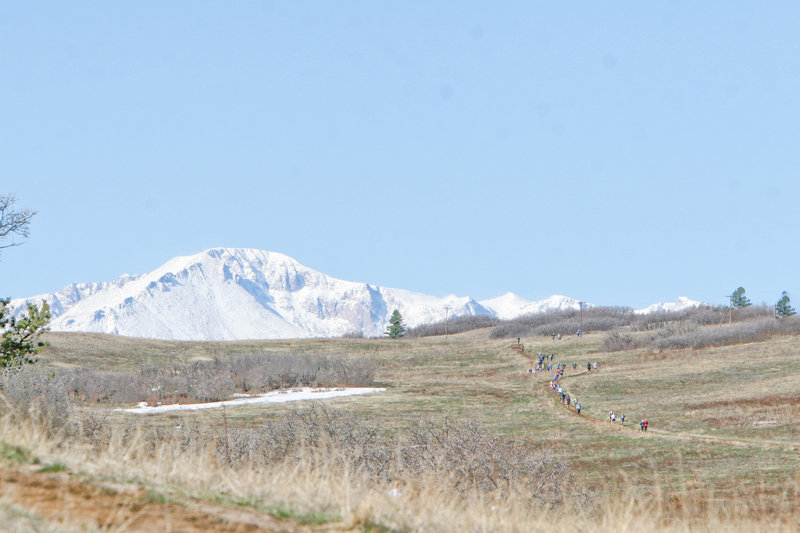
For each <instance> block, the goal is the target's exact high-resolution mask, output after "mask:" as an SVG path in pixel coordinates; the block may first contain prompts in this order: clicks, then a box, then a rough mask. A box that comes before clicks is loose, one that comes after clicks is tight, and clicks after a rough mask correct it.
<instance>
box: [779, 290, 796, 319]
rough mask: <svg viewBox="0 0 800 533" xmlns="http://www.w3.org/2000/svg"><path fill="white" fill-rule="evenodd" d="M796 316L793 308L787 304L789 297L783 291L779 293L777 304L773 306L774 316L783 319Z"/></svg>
mask: <svg viewBox="0 0 800 533" xmlns="http://www.w3.org/2000/svg"><path fill="white" fill-rule="evenodd" d="M796 314H797V311H795V310H794V307H792V306H791V304H790V303H789V295H788V294H787V293H786V291H783V292H782V293H781V299H780V300H778V303H777V304H775V316H776V317H778V318H784V317H787V316H792V315H796Z"/></svg>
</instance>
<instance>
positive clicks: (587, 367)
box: [586, 363, 592, 372]
mask: <svg viewBox="0 0 800 533" xmlns="http://www.w3.org/2000/svg"><path fill="white" fill-rule="evenodd" d="M586 371H587V372H591V371H592V363H586Z"/></svg>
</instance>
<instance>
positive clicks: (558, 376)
mask: <svg viewBox="0 0 800 533" xmlns="http://www.w3.org/2000/svg"><path fill="white" fill-rule="evenodd" d="M554 357H555V354H552V353H545V354H543V353H541V352H540V353H539V357H538V360H537V362H536V367H535V368H529V369H528V372H527V373H528V374H529V375H531V374H535V373H536V372H538V371H545V370H546V371H552V370H555V371H556V373H555V375H554V376H553V379H551V380H550V391H551V392H552V393H554V394H558V397H559V400H560V401H561V405H565V406H566V407H567V409H570V407H573V408H574V409H575V412H576V413H577V414H578V416H580V414H581V404H580V402H579V401H578V399H577V398H571V397H570V395H569V393H568V392H567V391H566V390H564V387H562V386H561V381H563V380H562V378H563V376H564V370H565V369H566V368H567V363H555V365H554V364H553V363H552V361H553V358H554ZM577 367H578V364H577V363H572V369H573V370H575V369H577ZM597 368H598V363H597V361H594V362H591V361H590V362H588V363H586V371H587V372H592V371H593V370H594V371H597ZM608 420H609V422H610V423H611V424H615V423H616V422H617V414H616V413H615V412H614V411H613V410H612V411H610V412H609V413H608ZM619 422H620V425H622V426H624V425H625V414H624V413H623V414H622V416H620V417H619ZM647 425H648V422H647V419H646V418H643V419H642V421H641V422H639V429H640V430H641V431H647Z"/></svg>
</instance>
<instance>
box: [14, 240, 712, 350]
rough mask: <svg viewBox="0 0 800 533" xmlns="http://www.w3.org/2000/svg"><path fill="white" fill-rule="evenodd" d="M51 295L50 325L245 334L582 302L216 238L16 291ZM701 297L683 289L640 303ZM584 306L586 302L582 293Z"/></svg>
mask: <svg viewBox="0 0 800 533" xmlns="http://www.w3.org/2000/svg"><path fill="white" fill-rule="evenodd" d="M41 300H46V301H47V302H48V303H49V304H50V309H51V312H52V315H53V320H52V321H51V323H50V328H51V329H52V330H54V331H88V332H100V333H113V334H118V335H126V336H132V337H149V338H156V339H171V340H242V339H283V338H305V337H337V336H341V335H345V334H349V333H361V334H363V335H364V336H367V337H377V336H382V335H383V332H384V331H385V328H386V324H387V323H388V321H389V316H390V315H391V313H392V311H393V310H394V309H398V310H399V311H400V313H402V315H403V317H404V319H405V321H406V325H407V326H408V327H414V326H418V325H421V324H427V323H432V322H440V321H442V320H444V318H445V312H446V311H445V310H446V309H447V312H448V313H449V314H448V318H454V317H459V316H475V315H489V316H495V317H497V318H500V319H504V320H505V319H512V318H515V317H518V316H521V315H526V314H531V313H542V312H547V311H563V310H578V309H579V308H580V302H579V301H578V300H575V299H572V298H569V297H567V296H561V295H554V296H551V297H550V298H547V299H545V300H539V301H529V300H526V299H525V298H522V297H520V296H518V295H516V294H514V293H510V292H509V293H507V294H505V295H503V296H500V297H498V298H493V299H490V300H484V301H480V302H477V301H475V300H474V299H472V298H470V297H466V296H464V297H458V296H455V295H450V296H447V297H444V298H439V297H436V296H430V295H427V294H422V293H418V292H412V291H407V290H402V289H390V288H386V287H378V286H375V285H370V284H367V283H358V282H353V281H344V280H340V279H336V278H332V277H330V276H327V275H325V274H322V273H320V272H317V271H316V270H313V269H311V268H308V267H306V266H303V265H301V264H300V263H298V262H297V261H295V260H294V259H292V258H291V257H288V256H286V255H283V254H280V253H276V252H266V251H262V250H254V249H241V248H214V249H211V250H206V251H205V252H201V253H199V254H196V255H191V256H186V257H176V258H174V259H172V260H170V261H168V262H166V263H164V264H163V265H162V266H160V267H159V268H157V269H155V270H154V271H152V272H150V273H149V274H139V275H129V274H126V275H123V276H121V277H119V278H118V279H116V280H114V281H108V282H98V283H80V284H72V285H69V286H68V287H65V288H64V289H62V290H60V291H58V292H55V293H50V294H44V295H39V296H33V297H30V298H25V299H17V300H12V302H11V306H12V309H16V312H20V311H21V310H22V309H23V308H24V307H25V303H26V302H35V303H38V302H40V301H41ZM695 305H700V302H696V301H694V300H689V299H688V298H678V300H677V301H676V302H674V303H660V304H655V305H653V306H650V307H648V308H646V309H642V310H639V311H637V313H638V312H641V313H646V312H653V311H659V310H677V309H684V308H686V307H691V306H695ZM583 306H584V308H587V307H591V306H592V305H591V304H588V303H586V302H584V303H583Z"/></svg>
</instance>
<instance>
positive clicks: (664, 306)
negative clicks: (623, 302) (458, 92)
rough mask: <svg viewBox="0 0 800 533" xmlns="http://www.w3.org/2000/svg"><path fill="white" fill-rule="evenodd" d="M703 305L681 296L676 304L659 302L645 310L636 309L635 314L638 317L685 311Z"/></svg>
mask: <svg viewBox="0 0 800 533" xmlns="http://www.w3.org/2000/svg"><path fill="white" fill-rule="evenodd" d="M701 305H705V304H703V302H698V301H697V300H691V299H689V298H687V297H686V296H679V297H678V299H677V300H675V301H674V302H658V303H656V304H653V305H649V306H647V307H645V308H644V309H636V310H635V311H634V313H636V314H637V315H646V314H648V313H658V312H661V311H672V312H674V311H683V310H684V309H689V308H691V307H699V306H701Z"/></svg>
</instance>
